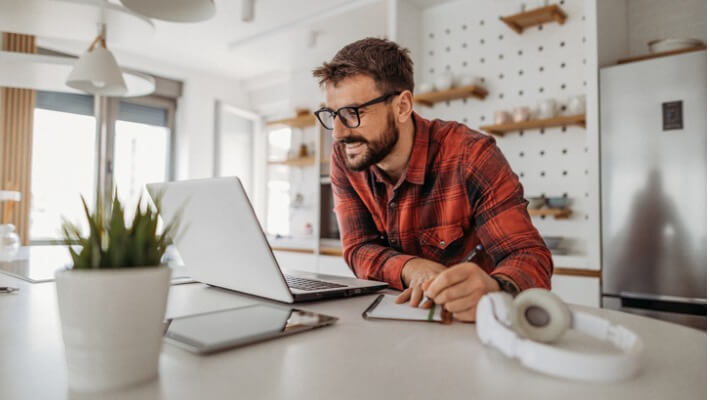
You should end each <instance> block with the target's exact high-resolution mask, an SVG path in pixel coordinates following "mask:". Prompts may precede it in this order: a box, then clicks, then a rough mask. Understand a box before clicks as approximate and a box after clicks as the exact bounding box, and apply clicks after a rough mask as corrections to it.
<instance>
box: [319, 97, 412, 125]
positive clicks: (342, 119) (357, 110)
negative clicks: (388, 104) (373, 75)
mask: <svg viewBox="0 0 710 400" xmlns="http://www.w3.org/2000/svg"><path fill="white" fill-rule="evenodd" d="M400 93H402V92H401V91H399V92H390V93H387V94H383V95H382V96H380V97H377V98H374V99H372V100H370V101H368V102H366V103H363V104H360V105H359V106H345V107H340V108H339V109H337V110H335V111H333V110H331V109H330V108H328V107H323V108H320V109H318V110H316V111H315V112H313V114H314V115H315V116H316V118H317V119H318V122H320V124H321V125H323V128H325V129H327V130H329V131H332V130H333V128H334V126H332V127H330V128H329V127H328V126H327V125H326V124H325V122H323V120H322V119H321V117H320V113H322V112H329V113H330V115H331V116H332V118H333V121H334V122H335V116H336V115H337V116H338V118H340V122H342V123H343V125H345V126H347V127H348V128H350V129H355V128H357V127H358V126H360V109H361V108H364V107H368V106H371V105H374V104H378V103H382V102H384V101H387V100H389V98H390V97H392V96H397V95H399V94H400ZM343 110H348V111H354V112H355V116H356V117H357V124H356V125H355V126H350V125H348V122H347V119H346V118H345V117H343V116H341V115H340V112H341V111H343Z"/></svg>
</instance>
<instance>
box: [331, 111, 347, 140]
mask: <svg viewBox="0 0 710 400" xmlns="http://www.w3.org/2000/svg"><path fill="white" fill-rule="evenodd" d="M348 135H350V128H348V127H347V126H345V124H343V121H341V120H340V117H338V116H337V115H336V116H335V118H333V139H334V140H342V139H345V138H346V137H348Z"/></svg>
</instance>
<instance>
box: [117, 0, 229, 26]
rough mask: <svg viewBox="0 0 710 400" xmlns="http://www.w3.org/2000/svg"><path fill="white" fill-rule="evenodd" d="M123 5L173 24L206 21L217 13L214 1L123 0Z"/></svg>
mask: <svg viewBox="0 0 710 400" xmlns="http://www.w3.org/2000/svg"><path fill="white" fill-rule="evenodd" d="M121 3H122V4H123V6H124V7H126V8H128V9H129V10H131V11H134V12H136V13H138V14H141V15H144V16H146V17H150V18H156V19H162V20H165V21H172V22H200V21H206V20H208V19H210V18H212V16H214V14H215V11H216V9H215V6H214V0H121Z"/></svg>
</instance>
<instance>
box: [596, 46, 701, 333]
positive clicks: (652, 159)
mask: <svg viewBox="0 0 710 400" xmlns="http://www.w3.org/2000/svg"><path fill="white" fill-rule="evenodd" d="M706 57H707V52H706V51H698V52H691V53H685V54H680V55H675V56H668V57H661V58H655V59H650V60H646V61H639V62H634V63H629V64H622V65H616V66H612V67H608V68H602V69H601V71H600V76H599V78H600V88H599V99H600V135H601V136H600V152H601V154H600V160H601V166H600V170H601V174H600V179H601V182H600V183H601V217H602V218H601V224H602V225H601V239H602V306H603V307H605V308H613V309H618V310H623V311H628V312H633V313H638V314H642V315H646V316H650V317H655V318H660V319H664V320H668V321H672V322H677V323H682V324H686V325H689V326H693V327H696V328H700V329H706V316H707V298H706V270H707V261H706V260H707V259H706V250H707V249H706V247H707V226H706V221H707V215H706V213H707V200H706V193H707V191H706V185H707V182H706V178H707V177H706V171H707V167H706V162H707V161H706V156H707V155H706V149H707V125H706V118H707V110H706V104H707V101H706V85H707V78H706V64H707V60H706Z"/></svg>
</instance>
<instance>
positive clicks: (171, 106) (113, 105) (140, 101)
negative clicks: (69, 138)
mask: <svg viewBox="0 0 710 400" xmlns="http://www.w3.org/2000/svg"><path fill="white" fill-rule="evenodd" d="M42 92H45V93H52V94H53V95H54V94H56V96H57V97H56V99H57V100H56V101H55V102H53V103H52V107H51V108H48V107H37V108H42V109H47V110H53V111H59V112H67V113H73V114H80V113H78V112H76V110H75V109H74V108H73V107H71V106H70V107H67V103H66V102H63V101H61V100H62V95H72V96H76V95H79V96H86V97H89V98H91V99H92V104H93V114H92V115H93V116H94V117H96V115H97V109H96V108H97V107H98V104H97V103H98V99H97V98H96V96H92V95H87V94H77V93H63V92H51V91H42ZM65 98H66V97H65ZM121 102H124V103H130V104H136V105H142V106H147V107H154V108H161V109H164V110H166V112H167V115H166V119H167V120H166V127H167V128H168V129H169V131H170V133H169V135H168V154H167V160H166V163H167V165H166V172H167V176H166V177H165V178H166V180H169V181H170V180H174V179H175V175H176V169H177V163H176V161H177V137H178V136H177V130H176V127H175V115H176V113H177V99H173V98H168V97H163V96H158V95H148V96H141V97H125V98H121V97H107V98H106V103H107V104H106V108H107V109H106V125H107V127H108V129H107V137H106V141H107V145H106V150H107V153H108V154H106V160H108V161H109V162H108V163H107V165H106V178H107V179H106V182H107V183H109V184H111V185H112V184H113V180H114V175H113V165H114V143H115V139H116V121H118V120H119V117H118V116H119V107H120V103H121ZM81 115H86V114H81ZM96 124H97V129H95V130H94V135H95V136H96V143H97V144H98V143H99V135H100V133H99V129H98V124H99V122H98V121H97V122H96ZM96 151H99V149H96ZM98 161H99V157H97V158H96V161H95V162H97V163H98ZM96 167H97V171H98V169H99V168H101V166H100V165H96ZM97 185H98V183H97V181H96V178H95V179H94V187H93V189H94V190H98V188H97ZM97 195H98V193H97ZM89 206H90V207H91V206H92V205H89ZM63 243H64V241H63V240H61V239H33V238H32V237H30V238H29V245H30V246H33V245H55V244H63Z"/></svg>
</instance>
